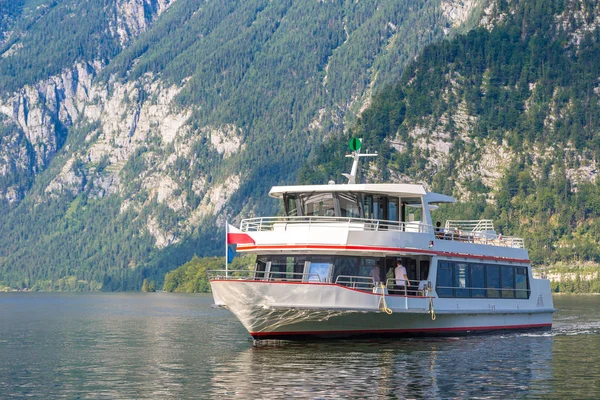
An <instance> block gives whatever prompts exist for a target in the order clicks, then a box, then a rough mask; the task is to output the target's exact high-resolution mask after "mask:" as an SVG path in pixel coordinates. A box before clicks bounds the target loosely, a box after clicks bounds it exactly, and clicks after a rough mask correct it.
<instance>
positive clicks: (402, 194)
mask: <svg viewBox="0 0 600 400" xmlns="http://www.w3.org/2000/svg"><path fill="white" fill-rule="evenodd" d="M361 156H365V155H364V154H359V148H357V149H356V151H355V152H354V153H353V155H352V157H354V164H353V166H352V172H351V174H348V175H346V176H347V177H348V178H349V183H348V184H333V183H331V182H330V184H328V185H306V186H277V187H273V188H272V189H271V191H270V193H269V195H270V196H271V197H275V198H278V199H281V200H282V201H283V205H284V209H285V216H276V217H262V218H250V219H244V220H242V222H241V226H240V229H235V228H233V229H232V232H230V234H229V236H230V239H231V241H232V242H235V243H239V244H238V246H237V251H238V252H241V253H250V254H255V255H256V257H257V258H256V264H255V266H254V268H252V270H249V271H231V270H225V271H211V280H210V284H211V288H212V292H213V296H214V301H215V304H216V305H217V306H221V307H225V308H227V309H229V310H230V311H231V312H232V313H233V314H234V315H235V316H236V317H237V318H238V319H239V320H240V322H241V323H242V324H243V325H244V326H245V327H246V329H247V330H248V332H249V333H250V335H252V337H253V338H255V339H290V340H296V339H310V338H349V337H386V336H433V335H451V336H453V335H458V334H471V333H484V332H491V331H507V330H530V329H549V328H551V326H552V314H553V312H554V311H555V309H554V308H553V303H552V295H551V291H550V283H549V281H548V280H546V279H534V278H533V276H532V273H531V265H530V262H529V257H528V252H527V250H526V249H525V247H524V243H523V239H521V238H517V237H506V236H503V235H501V234H499V233H498V232H496V230H495V229H494V226H493V223H492V221H490V220H477V221H456V220H447V221H445V222H444V223H443V224H441V225H439V226H438V224H436V222H435V221H433V220H432V215H431V210H432V209H435V208H436V206H437V205H439V204H441V203H454V202H455V199H454V198H452V197H450V196H447V195H443V194H438V193H432V192H429V191H427V190H426V189H425V188H424V187H423V186H422V185H414V184H355V183H354V181H355V176H356V170H357V165H358V160H359V157H361ZM398 261H400V262H401V263H402V265H403V266H404V267H405V269H406V272H407V275H408V279H409V282H408V283H406V282H404V283H405V284H403V285H399V284H398V283H403V282H401V280H397V279H396V277H395V276H394V269H395V267H396V265H397V262H398Z"/></svg>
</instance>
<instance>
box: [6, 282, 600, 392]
mask: <svg viewBox="0 0 600 400" xmlns="http://www.w3.org/2000/svg"><path fill="white" fill-rule="evenodd" d="M211 304H212V298H211V297H210V296H207V295H176V294H165V293H156V294H47V293H44V294H39V293H0V398H20V397H30V398H82V399H85V398H94V399H96V398H119V399H124V398H136V399H137V398H160V399H165V398H176V399H181V398H222V397H236V398H248V399H249V398H317V399H325V398H348V397H361V398H382V397H387V398H427V399H430V398H502V397H508V398H524V397H525V398H577V399H583V398H590V399H592V398H593V399H597V398H600V296H558V297H556V298H555V306H556V307H558V308H559V312H558V313H556V314H555V320H554V328H553V329H552V331H550V332H545V333H534V334H505V335H486V336H473V337H460V338H445V339H439V338H438V339H404V340H396V341H381V340H377V341H362V342H342V341H339V342H321V343H291V342H277V343H268V344H264V343H263V344H260V343H259V344H255V343H253V341H252V340H251V338H250V337H249V335H248V334H247V333H246V331H245V329H244V328H243V327H242V326H241V324H240V323H239V322H238V321H237V320H236V319H235V318H234V317H233V316H232V314H231V313H229V312H228V311H226V310H222V309H213V308H211Z"/></svg>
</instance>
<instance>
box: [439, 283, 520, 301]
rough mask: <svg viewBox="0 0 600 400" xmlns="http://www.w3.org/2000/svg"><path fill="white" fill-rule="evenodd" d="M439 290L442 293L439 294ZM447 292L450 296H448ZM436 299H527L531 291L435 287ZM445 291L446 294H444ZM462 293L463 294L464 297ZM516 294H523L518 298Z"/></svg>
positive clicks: (496, 288)
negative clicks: (450, 291)
mask: <svg viewBox="0 0 600 400" xmlns="http://www.w3.org/2000/svg"><path fill="white" fill-rule="evenodd" d="M440 289H441V290H442V292H441V293H440ZM449 290H452V294H451V295H448V294H446V293H448V291H449ZM436 291H437V292H438V297H452V298H461V297H462V298H494V299H528V298H529V295H530V294H531V289H518V288H498V287H457V286H437V287H436ZM444 291H446V292H444ZM462 293H465V294H464V295H463V294H462ZM518 294H523V295H522V296H518Z"/></svg>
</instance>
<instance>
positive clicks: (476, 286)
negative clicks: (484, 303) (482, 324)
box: [436, 260, 530, 299]
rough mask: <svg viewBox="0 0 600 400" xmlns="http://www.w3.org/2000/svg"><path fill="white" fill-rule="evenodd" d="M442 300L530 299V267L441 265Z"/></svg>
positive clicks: (476, 264)
mask: <svg viewBox="0 0 600 400" xmlns="http://www.w3.org/2000/svg"><path fill="white" fill-rule="evenodd" d="M436 290H437V293H438V296H439V297H461V298H484V297H487V298H505V299H513V298H517V299H528V298H529V295H530V291H529V278H528V271H527V268H526V267H517V266H513V265H496V264H488V265H483V264H478V263H457V262H451V261H443V260H440V261H439V262H438V272H437V284H436Z"/></svg>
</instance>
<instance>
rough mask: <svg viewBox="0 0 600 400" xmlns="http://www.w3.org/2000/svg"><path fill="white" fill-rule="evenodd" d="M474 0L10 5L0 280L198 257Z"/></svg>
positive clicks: (136, 274)
mask: <svg viewBox="0 0 600 400" xmlns="http://www.w3.org/2000/svg"><path fill="white" fill-rule="evenodd" d="M376 3H377V6H375V5H376ZM483 5H484V4H483V2H478V1H474V0H473V1H459V0H455V1H451V0H444V1H425V2H422V1H409V2H404V3H402V4H398V2H395V1H385V2H360V3H352V4H351V3H344V2H339V3H336V2H315V1H302V2H291V1H284V2H280V3H278V4H275V3H272V2H268V1H259V0H253V1H243V2H217V1H215V2H204V1H186V2H182V1H181V0H180V1H168V0H114V1H110V2H102V1H90V2H89V4H87V5H83V4H80V3H78V2H75V1H65V2H62V3H56V2H46V3H44V2H42V4H41V5H35V2H32V1H24V2H23V4H22V7H21V8H19V9H16V11H14V16H13V22H10V23H6V24H3V25H2V26H3V27H5V28H6V30H5V31H4V32H3V37H4V39H3V41H2V46H0V53H1V54H2V58H1V59H0V86H1V87H2V88H4V91H3V92H2V93H1V95H0V116H1V120H2V130H1V131H0V144H1V146H0V178H1V179H0V203H1V204H2V210H3V216H2V217H1V218H0V220H1V221H0V225H1V226H2V228H3V230H4V235H3V238H6V240H5V241H4V243H5V244H4V245H3V247H2V246H0V257H1V258H0V281H3V280H4V281H5V282H8V283H10V284H11V285H30V286H32V285H35V284H36V282H38V281H39V282H41V281H43V282H44V283H43V285H44V286H43V288H45V289H53V288H56V287H55V286H54V285H55V283H56V282H58V281H61V282H63V283H64V282H65V281H64V279H66V277H69V276H76V277H77V279H76V280H75V281H84V282H91V281H92V280H93V281H94V282H95V283H94V284H93V285H92V284H90V285H88V286H85V285H84V287H87V288H94V289H98V288H102V287H104V288H105V289H106V288H112V289H115V288H116V289H119V288H121V289H122V288H125V287H135V285H137V284H138V282H137V281H138V280H139V284H140V285H141V281H142V278H143V277H146V276H156V277H157V278H158V279H161V278H162V276H163V275H164V274H163V272H164V270H165V269H169V268H172V267H176V266H177V265H178V264H180V263H181V262H180V261H181V259H185V258H189V257H190V256H191V255H192V254H194V253H198V254H204V253H211V252H214V251H215V250H216V249H217V248H218V246H217V245H216V244H214V240H213V239H208V238H210V237H211V235H212V236H214V235H215V232H216V231H215V230H214V228H215V225H216V226H217V227H218V226H223V224H224V221H225V220H226V219H234V220H235V219H238V218H240V216H251V215H255V214H256V213H260V212H273V211H276V210H277V208H278V205H277V204H274V203H265V201H264V200H263V199H262V196H263V195H264V194H265V193H266V191H268V188H269V186H270V185H272V184H275V183H285V182H292V181H294V180H295V176H296V174H297V171H298V170H299V169H300V167H301V166H302V164H303V163H304V162H305V158H306V156H307V155H308V154H310V152H311V150H312V149H313V148H314V147H316V146H317V145H318V144H319V143H321V141H322V140H323V138H325V137H328V136H331V135H337V134H340V133H341V132H344V131H345V130H347V129H348V127H349V126H351V125H352V124H353V121H354V119H355V117H356V115H357V113H360V112H362V111H363V110H364V109H365V108H366V107H367V106H368V104H369V99H370V96H371V94H372V93H373V92H375V91H377V90H378V88H380V87H383V86H385V85H386V84H388V83H390V82H393V81H395V80H397V79H398V78H399V76H400V74H401V73H402V71H403V70H404V67H405V65H406V63H407V62H409V61H410V60H411V59H413V58H414V57H415V55H416V54H417V53H418V52H419V51H420V50H421V49H422V48H423V47H424V46H425V45H427V44H428V43H431V42H434V41H436V40H440V39H442V38H444V37H446V36H448V35H453V34H454V33H455V32H457V31H459V30H461V29H462V30H464V29H466V28H467V27H468V26H469V24H472V23H474V22H473V21H476V20H477V19H478V17H477V15H476V14H478V13H480V12H481V10H482V9H483ZM100 17H101V18H100ZM79 20H81V22H80V24H88V25H86V27H85V29H84V28H81V29H79V24H78V23H79ZM32 21H37V25H35V27H34V28H32V27H31V25H28V24H31V22H32ZM69 26H74V27H75V28H74V29H73V30H72V31H70V30H68V29H66V28H67V27H69ZM28 27H29V28H28ZM42 27H45V28H46V31H43V30H42ZM53 28H55V29H53ZM91 29H97V30H96V31H90V30H91ZM69 35H71V36H69ZM85 38H93V39H92V42H93V43H92V44H93V45H89V47H87V46H88V40H87V39H85ZM78 40H80V41H81V43H78V42H77V41H78ZM44 43H48V46H46V47H43V50H40V55H39V57H34V58H32V59H29V60H27V58H26V57H25V55H26V54H33V53H32V52H35V51H38V50H37V49H38V47H36V46H38V45H43V44H44ZM61 43H63V44H64V46H61ZM49 48H50V49H55V50H54V51H55V57H52V54H47V53H48V51H49V50H48V49H49ZM48 63H50V64H48ZM17 65H23V66H24V67H23V68H24V69H23V74H18V73H16V71H15V68H16V66H17ZM36 66H37V67H36ZM44 71H47V72H46V75H44ZM52 71H57V72H55V73H52ZM11 76H17V78H18V79H16V80H10V77H11ZM20 82H22V83H23V84H22V85H21V84H20ZM15 85H19V86H18V87H14V86H15ZM467 123H468V122H465V124H467ZM415 132H418V131H417V130H416V131H414V132H413V133H411V135H413V136H415V139H416V140H417V136H418V133H415ZM443 136H444V134H443V133H442V134H440V138H441V139H440V141H439V143H438V144H433V146H434V147H435V148H438V147H439V148H440V149H442V151H443V148H444V146H445V145H443V144H442V142H443ZM417 141H418V140H417ZM427 146H429V145H427ZM436 146H437V147H436ZM41 210H43V211H41ZM36 213H42V214H43V215H42V218H39V215H38V216H37V217H35V216H34V215H35V214H36ZM103 214H104V215H105V218H112V220H111V222H110V225H111V230H110V232H107V231H105V230H103V229H105V228H107V227H106V226H103V225H102V224H104V223H105V222H103V220H102V218H100V217H99V216H101V215H103ZM111 215H112V216H113V217H111ZM117 216H118V217H117ZM44 221H45V222H44ZM116 221H122V222H116ZM113 224H114V227H113ZM119 224H124V225H119ZM33 231H36V232H38V231H39V232H40V234H41V236H40V237H38V235H32V234H31V232H33ZM91 232H96V233H94V235H95V236H93V237H92V236H89V235H91ZM98 232H104V233H102V234H101V235H102V237H98V236H97V235H98V234H99V233H98ZM203 235H204V236H203ZM9 237H11V238H9ZM73 238H76V240H77V241H78V242H81V243H80V246H81V247H77V246H74V247H73V249H75V248H78V249H79V250H77V251H74V252H75V253H77V254H68V255H64V254H58V255H57V254H54V253H51V252H50V248H54V247H53V246H59V247H60V246H63V247H66V248H70V246H71V244H72V241H73V240H74V239H73ZM2 240H4V239H2ZM115 241H120V242H122V243H121V244H119V243H114V242H115ZM126 242H127V243H126ZM44 243H52V245H51V246H50V247H49V246H47V245H45V244H44ZM90 243H98V244H94V245H90ZM100 243H101V244H100ZM107 247H110V248H111V250H110V251H107V250H106V249H107ZM173 252H180V254H181V256H180V257H179V256H178V257H172V254H173ZM133 253H135V256H133V255H132V254H133ZM98 259H102V261H100V262H99V261H98ZM33 260H35V261H33ZM34 262H35V263H36V264H39V263H41V264H42V265H37V266H36V267H34V268H32V267H27V266H24V267H19V266H18V265H22V264H30V263H34ZM73 264H75V265H73ZM121 266H125V269H122V268H123V267H121ZM25 270H27V272H26V273H25V272H24V271H25ZM48 271H51V272H48ZM92 275H93V278H92V277H91V276H92ZM119 279H121V280H132V282H134V283H131V285H132V286H120V285H119V284H118V283H115V282H117V281H118V280H119ZM71 289H73V288H72V287H71Z"/></svg>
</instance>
